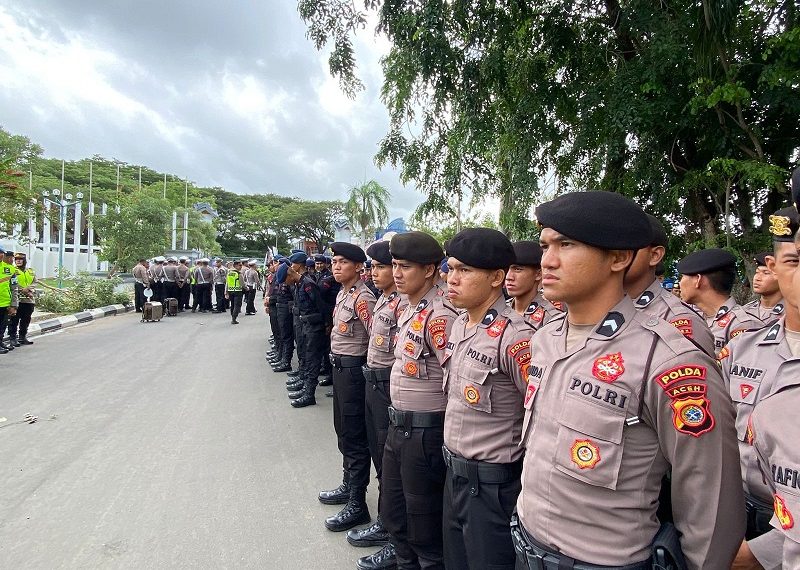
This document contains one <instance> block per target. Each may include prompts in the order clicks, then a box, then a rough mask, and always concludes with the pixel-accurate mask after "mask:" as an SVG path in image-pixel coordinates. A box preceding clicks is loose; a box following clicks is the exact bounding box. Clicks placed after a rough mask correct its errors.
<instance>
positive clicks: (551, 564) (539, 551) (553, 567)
mask: <svg viewBox="0 0 800 570" xmlns="http://www.w3.org/2000/svg"><path fill="white" fill-rule="evenodd" d="M511 539H512V540H513V541H514V549H515V550H516V551H517V558H519V559H520V560H522V561H523V563H524V564H525V567H526V568H528V570H651V569H652V568H653V564H652V562H651V561H650V559H648V560H644V561H642V562H637V563H635V564H627V565H625V566H601V565H598V564H589V563H587V562H580V561H578V560H575V559H574V558H570V557H569V556H565V555H564V554H559V553H558V552H554V551H553V550H551V549H550V548H547V547H546V546H544V545H543V544H541V543H540V542H538V541H537V540H536V539H535V538H533V537H532V536H531V535H530V534H528V531H526V530H525V528H524V527H523V526H522V523H520V522H519V517H517V513H514V514H513V515H512V516H511Z"/></svg>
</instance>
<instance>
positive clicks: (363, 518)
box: [319, 242, 375, 532]
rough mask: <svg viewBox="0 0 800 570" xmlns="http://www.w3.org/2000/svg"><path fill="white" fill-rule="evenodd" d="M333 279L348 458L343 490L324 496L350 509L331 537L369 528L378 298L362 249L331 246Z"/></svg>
mask: <svg viewBox="0 0 800 570" xmlns="http://www.w3.org/2000/svg"><path fill="white" fill-rule="evenodd" d="M330 247H331V251H332V252H333V276H334V278H335V279H336V281H338V282H339V283H340V284H341V285H342V289H341V291H339V294H338V295H337V297H336V307H335V309H334V312H333V332H332V333H331V355H330V359H331V362H332V364H333V426H334V428H335V430H336V437H337V439H338V443H339V451H340V452H341V453H342V465H343V470H344V478H343V481H342V484H341V485H340V486H339V487H337V488H336V489H333V490H331V491H323V492H321V493H320V494H319V500H320V501H321V502H323V503H325V504H343V503H344V504H345V506H344V508H343V509H342V510H341V511H340V512H339V513H338V514H336V515H334V516H332V517H329V518H327V519H326V520H325V527H326V528H327V529H328V530H331V531H335V532H338V531H344V530H349V529H351V528H353V527H354V526H356V525H359V524H363V523H366V522H369V520H370V515H369V509H368V508H367V503H366V501H365V495H366V491H367V485H368V484H369V470H370V469H369V461H370V455H369V445H368V442H367V426H366V423H365V419H364V387H365V386H364V384H365V382H364V372H363V370H362V369H361V367H362V366H363V365H364V364H365V363H366V354H367V343H368V342H369V333H368V331H369V327H370V323H371V322H372V313H373V310H374V309H375V296H374V295H373V294H372V292H371V291H370V290H369V289H368V288H367V286H366V285H365V284H364V282H363V281H362V280H361V278H360V276H359V274H360V272H361V270H362V269H363V267H364V262H365V261H366V260H367V256H366V255H365V254H364V250H362V249H361V248H360V247H358V246H357V245H353V244H350V243H346V242H334V243H332V244H331V246H330Z"/></svg>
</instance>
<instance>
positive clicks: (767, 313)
mask: <svg viewBox="0 0 800 570" xmlns="http://www.w3.org/2000/svg"><path fill="white" fill-rule="evenodd" d="M770 257H774V254H773V253H772V252H771V251H765V252H762V253H759V254H757V255H756V256H755V257H753V262H754V263H755V264H756V272H755V275H753V293H755V294H757V295H758V296H759V297H758V299H756V300H755V301H751V302H750V303H747V304H746V305H744V306H743V308H744V310H745V312H746V313H747V314H749V315H751V316H753V317H755V318H756V319H758V320H759V321H761V322H762V323H764V325H765V326H766V325H768V324H770V323H773V322H774V321H775V320H776V319H777V318H778V317H779V316H780V315H781V313H782V312H783V307H784V304H783V296H782V295H781V290H780V287H778V280H777V278H776V277H775V274H774V273H772V271H770V270H769V267H767V259H768V258H770Z"/></svg>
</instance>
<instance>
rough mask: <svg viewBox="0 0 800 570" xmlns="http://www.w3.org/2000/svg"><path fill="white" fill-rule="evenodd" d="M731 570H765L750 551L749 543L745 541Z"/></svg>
mask: <svg viewBox="0 0 800 570" xmlns="http://www.w3.org/2000/svg"><path fill="white" fill-rule="evenodd" d="M731 570H764V567H763V566H761V564H759V562H758V560H757V559H756V557H755V556H753V553H752V552H751V551H750V547H749V546H747V541H746V540H743V541H742V545H741V546H740V547H739V552H737V553H736V558H735V559H734V561H733V565H732V566H731Z"/></svg>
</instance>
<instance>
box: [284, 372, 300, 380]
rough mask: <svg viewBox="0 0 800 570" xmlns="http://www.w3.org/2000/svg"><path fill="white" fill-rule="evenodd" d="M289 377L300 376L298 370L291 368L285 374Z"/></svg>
mask: <svg viewBox="0 0 800 570" xmlns="http://www.w3.org/2000/svg"><path fill="white" fill-rule="evenodd" d="M286 375H287V376H288V377H289V378H297V377H298V376H300V370H292V371H291V372H288V373H287V374H286Z"/></svg>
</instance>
